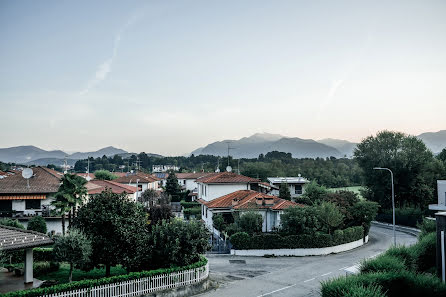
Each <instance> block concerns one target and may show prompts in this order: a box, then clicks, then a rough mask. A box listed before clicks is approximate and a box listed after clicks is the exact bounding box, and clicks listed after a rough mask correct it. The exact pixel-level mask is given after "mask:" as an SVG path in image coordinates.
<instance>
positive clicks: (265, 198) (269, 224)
mask: <svg viewBox="0 0 446 297" xmlns="http://www.w3.org/2000/svg"><path fill="white" fill-rule="evenodd" d="M198 202H200V204H201V217H202V220H203V221H204V222H205V225H206V227H207V228H208V229H209V230H211V231H214V233H218V231H217V232H215V231H216V230H214V228H213V219H212V217H213V216H214V215H216V214H222V215H223V216H231V217H232V215H233V213H235V212H238V213H240V215H243V212H244V211H255V212H258V213H260V214H261V215H262V218H263V226H262V231H263V232H270V231H273V230H274V229H277V228H279V226H280V216H281V214H282V213H283V210H284V209H286V208H289V207H293V206H301V207H304V206H303V205H302V204H298V203H295V202H293V201H288V200H285V199H281V198H278V197H276V196H272V195H267V194H264V193H259V192H257V191H253V190H239V191H235V192H233V193H230V194H226V195H224V196H221V197H218V198H216V199H213V200H210V201H207V200H203V199H199V200H198Z"/></svg>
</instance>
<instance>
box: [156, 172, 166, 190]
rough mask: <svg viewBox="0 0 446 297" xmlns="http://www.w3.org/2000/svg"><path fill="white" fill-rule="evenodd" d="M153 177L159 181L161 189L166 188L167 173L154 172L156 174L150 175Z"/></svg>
mask: <svg viewBox="0 0 446 297" xmlns="http://www.w3.org/2000/svg"><path fill="white" fill-rule="evenodd" d="M152 176H153V177H156V178H157V179H159V181H160V182H159V183H160V186H161V187H165V186H166V182H167V178H168V177H169V173H167V172H156V173H152Z"/></svg>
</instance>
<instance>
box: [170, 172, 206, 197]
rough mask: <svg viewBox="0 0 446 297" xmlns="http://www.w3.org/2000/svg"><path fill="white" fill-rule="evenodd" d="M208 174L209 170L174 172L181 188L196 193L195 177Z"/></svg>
mask: <svg viewBox="0 0 446 297" xmlns="http://www.w3.org/2000/svg"><path fill="white" fill-rule="evenodd" d="M208 174H210V172H190V173H175V175H176V176H177V179H178V183H179V184H180V186H181V187H182V188H183V190H185V191H187V190H189V191H191V192H196V193H198V185H197V179H199V178H200V177H204V176H206V175H208Z"/></svg>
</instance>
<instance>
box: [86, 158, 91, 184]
mask: <svg viewBox="0 0 446 297" xmlns="http://www.w3.org/2000/svg"><path fill="white" fill-rule="evenodd" d="M85 179H86V180H87V181H90V180H91V177H90V157H89V156H87V177H86V178H85Z"/></svg>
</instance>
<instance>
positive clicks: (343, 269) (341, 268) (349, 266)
mask: <svg viewBox="0 0 446 297" xmlns="http://www.w3.org/2000/svg"><path fill="white" fill-rule="evenodd" d="M349 267H350V266H345V267H342V268H339V269H338V270H344V269H345V268H349Z"/></svg>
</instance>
